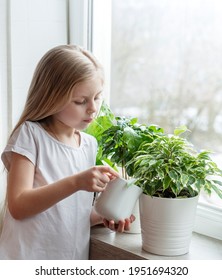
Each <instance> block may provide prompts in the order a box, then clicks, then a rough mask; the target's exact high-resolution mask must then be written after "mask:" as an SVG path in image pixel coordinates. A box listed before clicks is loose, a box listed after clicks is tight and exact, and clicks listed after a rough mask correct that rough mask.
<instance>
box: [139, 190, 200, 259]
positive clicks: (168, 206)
mask: <svg viewBox="0 0 222 280" xmlns="http://www.w3.org/2000/svg"><path fill="white" fill-rule="evenodd" d="M198 198H199V196H196V197H192V198H178V199H175V198H159V197H150V196H148V195H145V194H142V195H141V197H140V200H139V203H140V219H141V234H142V248H143V249H144V250H145V251H147V252H150V253H153V254H157V255H165V256H176V255H183V254H186V253H188V251H189V245H190V241H191V237H192V230H193V226H194V221H195V214H196V208H197V202H198Z"/></svg>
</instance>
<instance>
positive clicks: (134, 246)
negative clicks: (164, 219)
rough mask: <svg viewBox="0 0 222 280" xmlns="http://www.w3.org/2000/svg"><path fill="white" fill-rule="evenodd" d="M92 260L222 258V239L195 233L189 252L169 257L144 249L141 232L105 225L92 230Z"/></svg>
mask: <svg viewBox="0 0 222 280" xmlns="http://www.w3.org/2000/svg"><path fill="white" fill-rule="evenodd" d="M89 258H90V259H91V260H144V259H145V260H146V259H150V260H172V259H175V260H207V259H208V260H222V241H220V240H216V239H213V238H210V237H206V236H203V235H199V234H197V233H193V236H192V240H191V244H190V251H189V253H187V254H185V255H181V256H175V257H168V256H159V255H154V254H150V253H148V252H146V251H144V250H143V249H142V239H141V234H132V233H115V232H112V231H111V230H109V229H106V228H104V227H103V226H96V227H93V228H92V230H91V242H90V256H89Z"/></svg>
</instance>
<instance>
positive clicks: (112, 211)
mask: <svg viewBox="0 0 222 280" xmlns="http://www.w3.org/2000/svg"><path fill="white" fill-rule="evenodd" d="M141 193H142V190H141V188H139V187H137V186H136V185H134V184H131V185H129V186H128V184H127V181H126V180H124V179H122V178H116V179H114V180H112V181H110V182H109V183H108V184H107V186H106V189H105V190H104V191H103V192H102V193H100V194H99V195H98V197H97V198H96V200H95V204H94V207H95V210H96V212H97V213H98V214H99V215H100V216H102V217H104V218H106V219H107V220H114V221H115V222H116V223H118V221H120V220H124V219H126V218H129V217H130V215H131V214H132V213H133V209H134V207H135V204H136V202H137V200H138V198H139V196H140V195H141Z"/></svg>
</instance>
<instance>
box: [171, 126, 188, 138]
mask: <svg viewBox="0 0 222 280" xmlns="http://www.w3.org/2000/svg"><path fill="white" fill-rule="evenodd" d="M186 131H188V129H187V127H186V126H185V125H181V126H179V127H177V128H175V130H174V135H176V136H178V135H180V134H182V133H184V132H186Z"/></svg>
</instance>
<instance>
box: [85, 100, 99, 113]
mask: <svg viewBox="0 0 222 280" xmlns="http://www.w3.org/2000/svg"><path fill="white" fill-rule="evenodd" d="M96 111H97V106H96V103H95V102H94V101H92V102H90V104H89V107H88V108H87V112H88V113H90V114H92V113H95V112H96Z"/></svg>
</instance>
